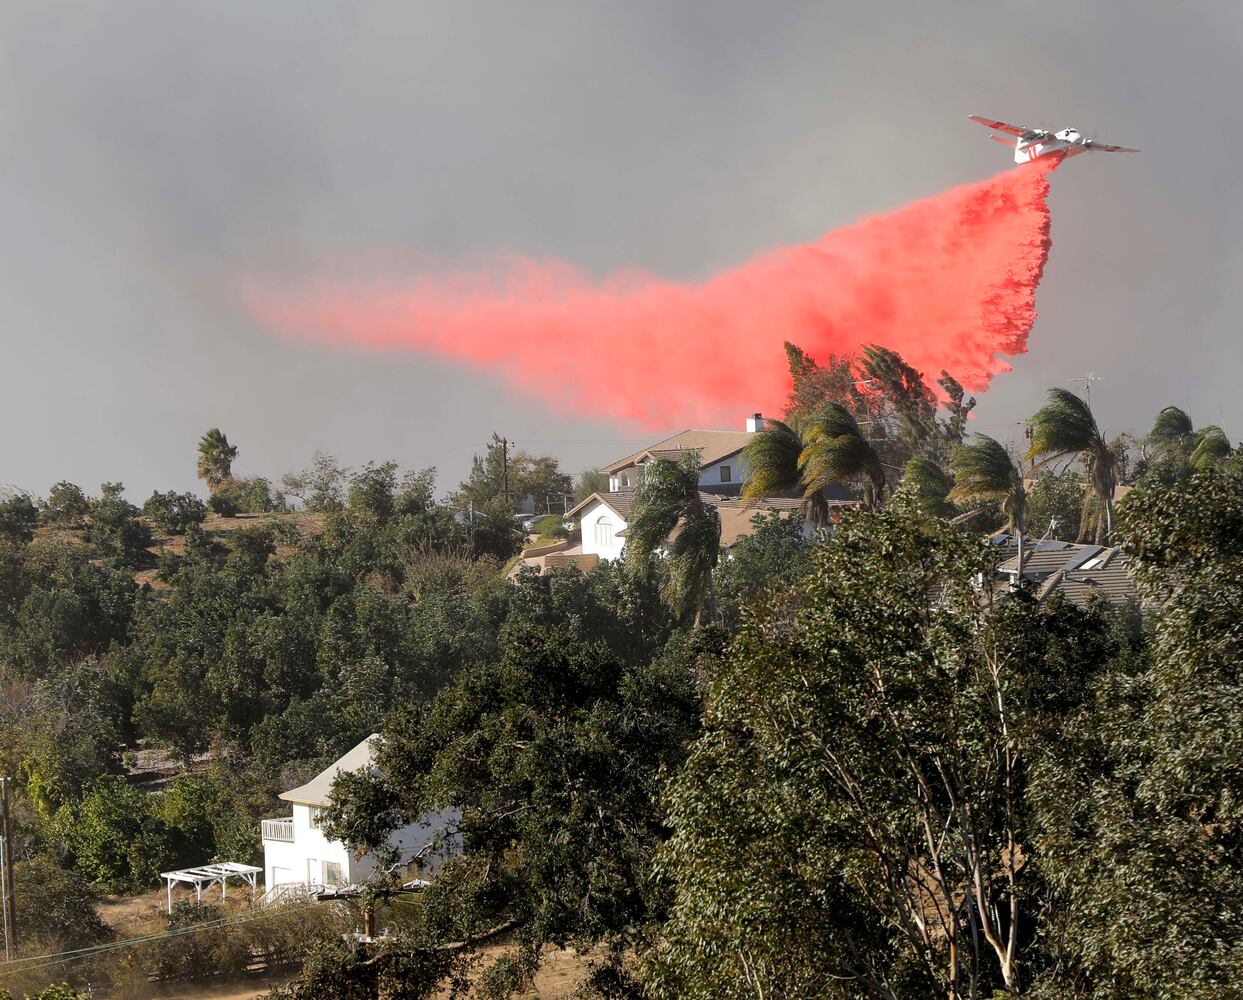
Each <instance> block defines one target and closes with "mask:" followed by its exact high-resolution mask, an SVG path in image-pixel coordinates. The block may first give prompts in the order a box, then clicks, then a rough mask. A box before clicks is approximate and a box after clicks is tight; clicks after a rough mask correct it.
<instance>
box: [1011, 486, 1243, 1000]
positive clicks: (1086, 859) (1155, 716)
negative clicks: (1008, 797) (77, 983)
mask: <svg viewBox="0 0 1243 1000" xmlns="http://www.w3.org/2000/svg"><path fill="white" fill-rule="evenodd" d="M1241 500H1243V478H1239V477H1235V476H1227V475H1221V474H1218V473H1215V472H1212V471H1210V472H1205V473H1197V474H1195V475H1194V476H1193V477H1191V478H1190V479H1188V480H1184V481H1180V482H1176V483H1174V484H1172V485H1164V484H1162V483H1161V482H1159V481H1156V480H1148V481H1146V482H1143V483H1141V484H1140V485H1139V486H1138V487H1136V489H1135V490H1133V491H1132V493H1131V494H1129V495H1128V497H1127V502H1126V504H1125V506H1124V507H1123V508H1121V509H1120V510H1119V524H1118V536H1119V539H1118V542H1119V547H1120V549H1121V550H1122V552H1123V553H1125V554H1126V556H1127V557H1128V558H1129V559H1130V560H1131V565H1132V566H1133V567H1134V570H1135V573H1136V578H1137V580H1138V582H1139V584H1140V586H1141V592H1142V593H1143V594H1144V596H1145V598H1146V600H1147V601H1148V602H1149V605H1150V607H1151V608H1152V611H1151V613H1150V615H1149V618H1148V622H1147V628H1146V630H1145V634H1144V636H1143V638H1142V639H1141V641H1140V642H1138V643H1136V644H1135V646H1134V647H1133V648H1132V649H1131V650H1129V651H1128V653H1127V655H1125V656H1121V657H1119V658H1118V659H1117V660H1116V661H1115V663H1114V664H1113V665H1112V666H1111V668H1110V670H1109V671H1108V673H1106V674H1105V675H1104V676H1103V677H1102V678H1101V679H1100V681H1099V682H1098V683H1097V684H1096V685H1095V688H1094V690H1093V692H1092V694H1093V697H1092V699H1091V701H1090V702H1089V703H1088V705H1087V706H1085V710H1084V711H1083V712H1081V713H1077V717H1076V716H1072V717H1071V718H1070V723H1071V724H1070V725H1069V726H1068V727H1067V729H1066V732H1065V739H1064V747H1063V750H1062V752H1061V753H1060V754H1058V755H1056V756H1054V755H1051V756H1049V757H1048V758H1047V759H1046V760H1044V761H1043V762H1042V765H1041V768H1040V773H1039V774H1038V775H1037V778H1038V782H1037V786H1036V787H1037V789H1038V790H1039V792H1040V795H1039V802H1038V806H1039V808H1038V810H1037V815H1036V822H1035V823H1034V829H1033V833H1032V838H1031V839H1032V848H1033V854H1034V856H1035V857H1037V858H1038V859H1040V860H1039V862H1038V863H1039V865H1040V867H1041V869H1042V872H1043V877H1044V878H1046V879H1047V880H1048V881H1049V883H1050V885H1051V887H1052V889H1053V893H1054V894H1053V896H1052V898H1051V899H1050V905H1051V909H1050V914H1051V917H1052V920H1051V926H1050V927H1049V931H1048V934H1047V939H1048V940H1049V941H1050V943H1051V945H1052V946H1053V949H1054V954H1053V956H1052V958H1053V960H1054V961H1056V963H1057V964H1058V966H1059V967H1060V968H1062V969H1063V970H1064V976H1065V980H1066V981H1067V982H1068V983H1073V984H1074V986H1075V991H1074V992H1073V993H1070V992H1067V993H1063V994H1061V995H1066V996H1076V997H1090V998H1093V1000H1137V998H1149V997H1163V998H1164V997H1171V998H1172V997H1192V996H1194V997H1214V998H1218V997H1220V998H1227V997H1232V996H1235V995H1237V993H1238V987H1239V983H1240V982H1243V921H1240V919H1239V916H1238V911H1237V901H1238V899H1239V897H1240V892H1243V860H1241V859H1243V805H1241V803H1243V773H1241V772H1240V768H1239V767H1238V762H1239V761H1240V760H1243V730H1241V729H1240V727H1239V725H1238V720H1239V719H1240V718H1241V717H1243V681H1241V680H1240V675H1239V669H1238V665H1239V663H1240V661H1241V659H1243V635H1241V634H1240V630H1239V623H1238V612H1237V609H1238V607H1239V606H1240V602H1241V601H1243V582H1241V581H1243V503H1241V502H1240V501H1241Z"/></svg>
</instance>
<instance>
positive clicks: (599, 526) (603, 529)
mask: <svg viewBox="0 0 1243 1000" xmlns="http://www.w3.org/2000/svg"><path fill="white" fill-rule="evenodd" d="M596 544H597V545H612V544H613V522H612V521H610V520H609V519H608V518H607V517H602V518H600V519H599V520H598V521H596Z"/></svg>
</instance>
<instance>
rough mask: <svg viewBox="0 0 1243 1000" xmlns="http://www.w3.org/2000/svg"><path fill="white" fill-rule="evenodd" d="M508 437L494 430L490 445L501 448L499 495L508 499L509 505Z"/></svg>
mask: <svg viewBox="0 0 1243 1000" xmlns="http://www.w3.org/2000/svg"><path fill="white" fill-rule="evenodd" d="M510 443H511V442H510V441H509V439H508V438H503V437H501V436H500V435H499V434H497V433H496V431H493V432H492V445H493V447H499V448H500V449H501V496H503V497H504V498H505V499H506V500H507V501H509V503H510V506H512V505H513V501H512V500H511V499H510V496H509V445H510Z"/></svg>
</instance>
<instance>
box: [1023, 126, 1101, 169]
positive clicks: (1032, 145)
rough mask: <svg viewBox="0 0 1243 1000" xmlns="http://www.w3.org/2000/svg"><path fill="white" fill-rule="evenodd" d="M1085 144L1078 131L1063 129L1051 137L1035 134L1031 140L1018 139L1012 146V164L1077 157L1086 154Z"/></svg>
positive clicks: (1044, 134)
mask: <svg viewBox="0 0 1243 1000" xmlns="http://www.w3.org/2000/svg"><path fill="white" fill-rule="evenodd" d="M1087 149H1088V147H1087V144H1086V141H1085V140H1084V138H1083V135H1082V134H1081V133H1080V132H1079V130H1078V129H1074V128H1064V129H1062V130H1061V131H1060V132H1054V133H1053V134H1052V135H1048V134H1046V133H1040V132H1037V133H1036V137H1033V138H1032V139H1022V138H1021V139H1019V140H1018V141H1017V142H1015V144H1014V162H1015V163H1030V162H1031V161H1032V160H1038V159H1040V158H1041V157H1042V156H1061V157H1070V156H1077V155H1078V154H1079V153H1086V152H1087Z"/></svg>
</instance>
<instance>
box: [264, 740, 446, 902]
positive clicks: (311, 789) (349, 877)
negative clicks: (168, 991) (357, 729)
mask: <svg viewBox="0 0 1243 1000" xmlns="http://www.w3.org/2000/svg"><path fill="white" fill-rule="evenodd" d="M377 739H378V736H375V735H372V736H368V737H367V738H366V739H365V740H363V741H362V742H361V743H359V744H358V746H356V747H354V748H353V749H352V750H350V751H349V752H348V753H346V754H345V755H344V756H342V757H341V758H340V759H339V760H337V761H335V762H334V763H332V764H331V765H330V766H329V767H327V768H325V769H324V770H323V771H321V772H320V773H319V774H317V775H316V776H315V777H314V778H312V779H311V780H310V781H308V782H307V783H306V784H305V785H299V786H298V787H297V788H291V789H289V791H287V792H282V793H281V795H280V798H281V799H283V800H284V801H285V802H288V803H289V804H290V806H291V809H290V815H288V816H283V817H281V818H279V819H265V820H263V821H262V823H261V833H262V837H263V870H264V881H265V884H266V886H267V888H268V889H269V890H270V889H273V888H274V887H275V886H278V885H284V884H287V883H301V884H303V885H308V886H320V885H323V886H331V885H357V884H359V883H362V882H365V881H366V880H367V877H368V876H369V875H370V874H371V873H372V871H373V870H374V869H375V859H374V858H373V857H372V856H371V855H364V856H363V857H362V858H356V857H354V853H353V852H352V851H351V850H350V849H349V847H348V846H347V845H346V844H345V843H343V842H342V841H340V840H330V839H329V838H328V837H326V836H325V835H324V833H323V831H322V830H321V829H320V820H321V818H322V815H323V812H324V810H325V809H326V808H327V807H328V805H329V804H330V800H331V794H332V783H333V781H334V780H335V779H336V777H337V775H338V774H342V773H346V772H351V771H360V770H367V771H372V772H374V769H375V763H374V758H373V750H374V745H375V741H376V740H377ZM455 822H456V815H455V814H453V813H452V812H446V813H442V814H439V815H428V816H424V817H422V818H421V819H420V820H419V821H418V822H417V823H412V824H410V825H409V826H405V827H402V828H401V829H399V830H396V831H394V832H393V834H392V836H391V838H390V843H391V844H392V845H393V846H394V847H396V848H397V849H398V851H399V852H400V857H401V860H402V861H403V862H408V861H410V860H411V859H413V858H414V857H415V856H416V855H418V854H419V853H420V852H424V854H423V861H424V868H423V870H424V871H431V870H434V869H435V867H436V865H437V863H438V862H440V861H443V859H444V857H445V856H446V855H447V853H448V852H449V850H450V849H451V847H452V844H453V843H454V839H453V838H452V837H451V836H449V837H445V838H444V839H445V842H444V844H440V845H437V846H436V847H435V848H434V850H432V851H428V850H427V848H428V845H429V844H433V842H434V841H435V838H436V837H437V836H438V835H445V834H447V833H448V832H449V831H450V829H451V827H452V825H453V824H454V823H455Z"/></svg>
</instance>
